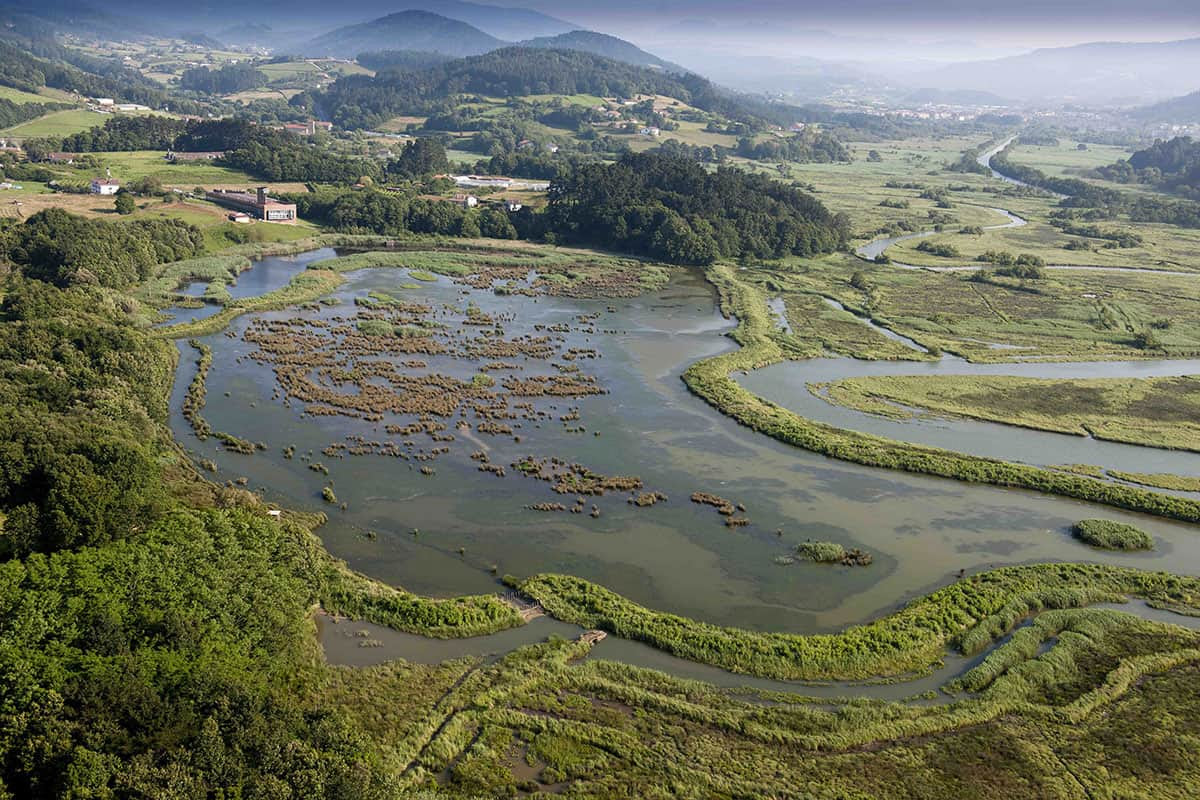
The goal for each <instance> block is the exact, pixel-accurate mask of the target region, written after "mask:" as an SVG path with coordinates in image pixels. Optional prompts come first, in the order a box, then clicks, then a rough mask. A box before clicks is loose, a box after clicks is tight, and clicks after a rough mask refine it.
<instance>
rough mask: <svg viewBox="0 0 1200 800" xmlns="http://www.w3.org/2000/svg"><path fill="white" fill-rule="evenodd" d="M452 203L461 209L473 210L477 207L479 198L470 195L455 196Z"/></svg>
mask: <svg viewBox="0 0 1200 800" xmlns="http://www.w3.org/2000/svg"><path fill="white" fill-rule="evenodd" d="M454 202H455V203H457V204H458V205H460V206H462V207H463V208H474V207H475V206H477V205H479V198H478V197H476V196H474V195H470V194H456V195H454Z"/></svg>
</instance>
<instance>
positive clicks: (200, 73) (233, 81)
mask: <svg viewBox="0 0 1200 800" xmlns="http://www.w3.org/2000/svg"><path fill="white" fill-rule="evenodd" d="M266 84H267V76H266V75H265V74H264V73H263V72H262V71H261V70H258V69H255V67H254V65H253V64H247V63H239V64H225V65H224V66H222V67H221V68H220V69H210V68H209V67H192V68H191V69H185V70H184V71H183V74H182V75H181V76H179V87H180V88H181V89H187V90H189V91H193V92H203V93H204V94H234V93H236V92H244V91H247V90H248V89H257V88H258V87H259V86H265V85H266Z"/></svg>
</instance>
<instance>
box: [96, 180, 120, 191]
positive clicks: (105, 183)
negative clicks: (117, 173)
mask: <svg viewBox="0 0 1200 800" xmlns="http://www.w3.org/2000/svg"><path fill="white" fill-rule="evenodd" d="M120 189H121V182H120V181H118V180H114V179H113V178H92V185H91V191H92V194H116V193H117V192H118V191H120Z"/></svg>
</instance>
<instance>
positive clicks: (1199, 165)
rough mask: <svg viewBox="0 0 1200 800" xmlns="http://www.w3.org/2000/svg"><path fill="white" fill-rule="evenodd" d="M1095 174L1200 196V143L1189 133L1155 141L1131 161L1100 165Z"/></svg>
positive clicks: (1122, 181)
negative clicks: (1188, 134)
mask: <svg viewBox="0 0 1200 800" xmlns="http://www.w3.org/2000/svg"><path fill="white" fill-rule="evenodd" d="M1096 173H1097V174H1099V175H1100V176H1101V177H1103V178H1106V179H1107V180H1110V181H1117V182H1119V183H1147V184H1151V185H1153V186H1157V187H1159V188H1161V189H1163V190H1165V191H1169V192H1176V193H1178V194H1180V195H1183V196H1184V197H1189V198H1192V199H1200V142H1196V141H1193V140H1192V137H1190V136H1176V137H1175V138H1173V139H1168V140H1165V141H1164V140H1162V139H1157V140H1155V142H1154V144H1152V145H1150V146H1149V147H1147V148H1145V149H1142V150H1138V151H1137V152H1136V153H1134V154H1133V155H1131V156H1130V157H1129V160H1127V161H1126V160H1124V159H1122V160H1120V161H1117V162H1116V163H1115V164H1109V165H1108V166H1104V167H1097V169H1096Z"/></svg>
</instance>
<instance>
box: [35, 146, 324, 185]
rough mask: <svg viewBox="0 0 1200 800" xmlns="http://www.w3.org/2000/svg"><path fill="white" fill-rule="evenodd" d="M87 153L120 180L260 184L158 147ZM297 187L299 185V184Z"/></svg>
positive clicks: (84, 173) (67, 171) (71, 175)
mask: <svg viewBox="0 0 1200 800" xmlns="http://www.w3.org/2000/svg"><path fill="white" fill-rule="evenodd" d="M90 155H91V156H93V157H94V158H95V159H96V160H97V161H98V162H99V163H100V165H101V166H100V171H101V172H103V170H104V169H105V168H108V169H111V170H112V174H113V177H114V178H116V179H118V180H121V181H133V180H137V179H139V178H144V177H147V176H152V177H156V178H158V179H159V180H161V181H162V182H163V185H164V186H173V187H178V188H181V189H192V188H194V187H196V186H203V187H205V188H212V187H213V186H232V187H246V186H251V185H257V184H259V183H262V181H260V180H258V179H256V178H254V177H252V176H250V175H248V174H246V173H245V172H243V171H241V170H238V169H233V168H231V167H224V166H220V165H218V164H215V163H213V162H211V161H184V162H178V163H172V162H169V161H167V160H166V159H165V158H164V157H163V156H164V155H165V153H164V152H163V151H161V150H134V151H130V152H101V153H91V154H90ZM54 169H55V171H57V172H59V173H60V174H61V175H62V176H63V178H65V179H68V180H86V179H88V178H90V177H91V175H92V172H93V170H80V169H74V168H72V167H55V168H54ZM272 186H273V187H275V188H276V189H277V190H279V191H283V190H284V187H290V188H295V186H297V185H295V184H272ZM299 186H301V187H302V184H301V185H299ZM301 191H303V188H301Z"/></svg>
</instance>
